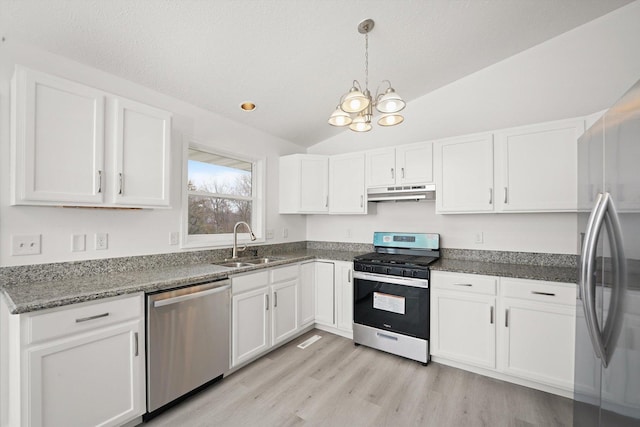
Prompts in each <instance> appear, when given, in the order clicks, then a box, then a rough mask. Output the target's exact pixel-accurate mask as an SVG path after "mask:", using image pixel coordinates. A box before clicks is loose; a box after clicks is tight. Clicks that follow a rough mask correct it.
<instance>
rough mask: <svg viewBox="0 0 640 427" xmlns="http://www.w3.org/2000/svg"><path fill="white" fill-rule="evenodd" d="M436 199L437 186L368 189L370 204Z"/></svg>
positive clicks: (419, 185) (423, 185)
mask: <svg viewBox="0 0 640 427" xmlns="http://www.w3.org/2000/svg"><path fill="white" fill-rule="evenodd" d="M435 199H436V186H435V184H418V185H394V186H389V187H374V188H368V189H367V201H368V202H401V201H411V200H415V201H419V200H435Z"/></svg>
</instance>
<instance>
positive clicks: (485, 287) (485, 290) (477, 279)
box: [431, 271, 497, 295]
mask: <svg viewBox="0 0 640 427" xmlns="http://www.w3.org/2000/svg"><path fill="white" fill-rule="evenodd" d="M496 284H497V278H496V277H493V276H481V275H479V274H464V273H450V272H447V271H432V272H431V288H432V289H435V290H447V291H458V292H471V293H476V294H485V295H495V294H496Z"/></svg>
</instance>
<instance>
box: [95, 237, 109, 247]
mask: <svg viewBox="0 0 640 427" xmlns="http://www.w3.org/2000/svg"><path fill="white" fill-rule="evenodd" d="M108 239H109V235H108V234H107V233H96V250H97V251H103V250H105V249H107V248H108V247H109V241H108Z"/></svg>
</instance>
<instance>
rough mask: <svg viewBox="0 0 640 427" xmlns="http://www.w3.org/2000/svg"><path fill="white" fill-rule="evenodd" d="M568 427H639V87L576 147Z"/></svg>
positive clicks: (606, 115) (581, 139) (634, 87)
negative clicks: (576, 254) (576, 247)
mask: <svg viewBox="0 0 640 427" xmlns="http://www.w3.org/2000/svg"><path fill="white" fill-rule="evenodd" d="M578 201H579V202H578V203H579V206H578V207H579V213H578V232H579V237H580V239H579V241H580V244H581V254H580V264H579V292H578V299H577V307H576V348H575V350H576V351H575V392H574V398H575V401H574V417H573V418H574V419H573V425H574V426H580V427H591V426H606V427H619V426H624V427H627V426H636V427H638V426H640V81H639V82H638V83H636V84H635V85H634V86H633V87H632V88H631V89H630V90H629V91H628V92H627V93H626V94H625V95H623V96H622V98H621V99H620V100H619V101H618V102H617V103H616V104H615V105H614V106H613V107H611V108H610V109H609V110H607V112H606V113H605V114H604V116H602V117H601V118H600V119H599V120H598V121H597V122H595V123H594V124H593V126H591V127H590V128H589V129H588V130H587V132H585V134H584V135H583V136H582V137H581V138H580V140H579V141H578Z"/></svg>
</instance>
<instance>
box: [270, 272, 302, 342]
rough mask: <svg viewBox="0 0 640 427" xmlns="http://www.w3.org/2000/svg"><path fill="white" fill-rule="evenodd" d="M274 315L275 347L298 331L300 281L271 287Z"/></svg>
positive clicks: (291, 281)
mask: <svg viewBox="0 0 640 427" xmlns="http://www.w3.org/2000/svg"><path fill="white" fill-rule="evenodd" d="M271 295H272V301H273V313H272V316H273V317H272V321H271V328H272V334H271V336H272V337H273V345H275V344H278V343H280V342H282V341H284V340H286V339H287V338H289V337H290V336H292V335H293V334H295V333H296V331H297V329H298V280H297V279H294V280H289V281H287V282H284V283H279V284H277V285H273V286H272V287H271Z"/></svg>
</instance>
